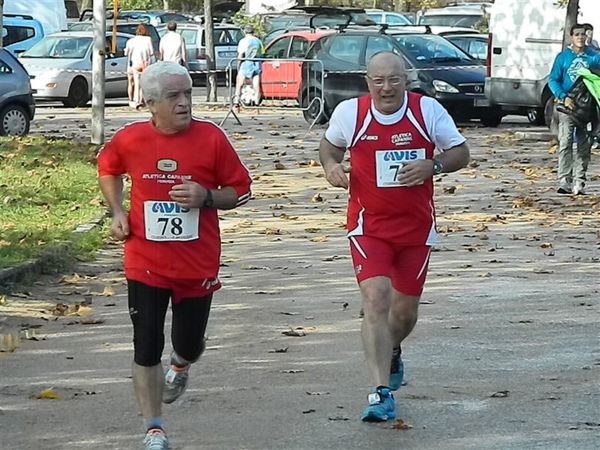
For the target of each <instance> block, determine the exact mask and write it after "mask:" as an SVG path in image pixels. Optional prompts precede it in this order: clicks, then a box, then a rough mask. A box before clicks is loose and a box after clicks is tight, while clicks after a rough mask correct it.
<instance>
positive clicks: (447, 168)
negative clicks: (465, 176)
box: [398, 142, 471, 187]
mask: <svg viewBox="0 0 600 450" xmlns="http://www.w3.org/2000/svg"><path fill="white" fill-rule="evenodd" d="M435 159H436V160H438V161H439V162H440V163H441V164H442V173H449V172H456V171H457V170H460V169H462V168H463V167H466V166H467V164H469V161H470V159H471V157H470V152H469V147H468V146H467V143H466V142H463V143H462V144H460V145H457V146H456V147H452V148H450V149H448V150H445V151H443V152H442V153H440V154H439V155H436V156H435ZM433 164H434V163H433V160H432V159H422V160H418V161H411V162H407V163H405V164H404V167H403V168H402V169H401V170H400V175H399V177H398V181H400V182H401V183H402V184H404V185H406V186H409V187H410V186H416V185H419V184H422V183H423V182H424V181H425V180H427V179H429V178H431V177H432V176H433Z"/></svg>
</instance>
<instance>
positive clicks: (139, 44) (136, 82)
mask: <svg viewBox="0 0 600 450" xmlns="http://www.w3.org/2000/svg"><path fill="white" fill-rule="evenodd" d="M125 56H127V96H128V97H129V106H130V107H132V108H140V107H141V106H143V101H142V89H141V86H140V77H141V75H142V72H143V71H144V70H145V69H146V67H148V66H149V65H150V64H151V63H152V58H153V57H154V48H153V47H152V39H151V38H150V36H148V31H147V30H146V27H145V26H144V24H142V23H140V24H139V25H138V26H137V28H136V30H135V37H133V38H131V39H129V40H128V41H127V44H125Z"/></svg>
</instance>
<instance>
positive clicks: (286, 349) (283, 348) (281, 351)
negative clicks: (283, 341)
mask: <svg viewBox="0 0 600 450" xmlns="http://www.w3.org/2000/svg"><path fill="white" fill-rule="evenodd" d="M288 348H289V347H282V348H274V349H273V350H269V353H287V351H288Z"/></svg>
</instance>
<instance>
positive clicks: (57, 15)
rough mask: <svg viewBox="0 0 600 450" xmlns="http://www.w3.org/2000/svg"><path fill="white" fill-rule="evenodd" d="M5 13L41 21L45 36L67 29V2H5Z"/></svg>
mask: <svg viewBox="0 0 600 450" xmlns="http://www.w3.org/2000/svg"><path fill="white" fill-rule="evenodd" d="M3 12H4V14H14V15H27V16H31V17H33V18H34V19H36V20H39V21H40V23H41V24H42V27H44V33H45V34H51V33H56V32H58V31H65V30H66V29H67V10H66V8H65V0H4V7H3Z"/></svg>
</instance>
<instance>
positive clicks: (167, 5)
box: [163, 0, 171, 11]
mask: <svg viewBox="0 0 600 450" xmlns="http://www.w3.org/2000/svg"><path fill="white" fill-rule="evenodd" d="M163 9H164V10H165V11H168V10H169V9H171V8H170V6H169V0H163Z"/></svg>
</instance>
